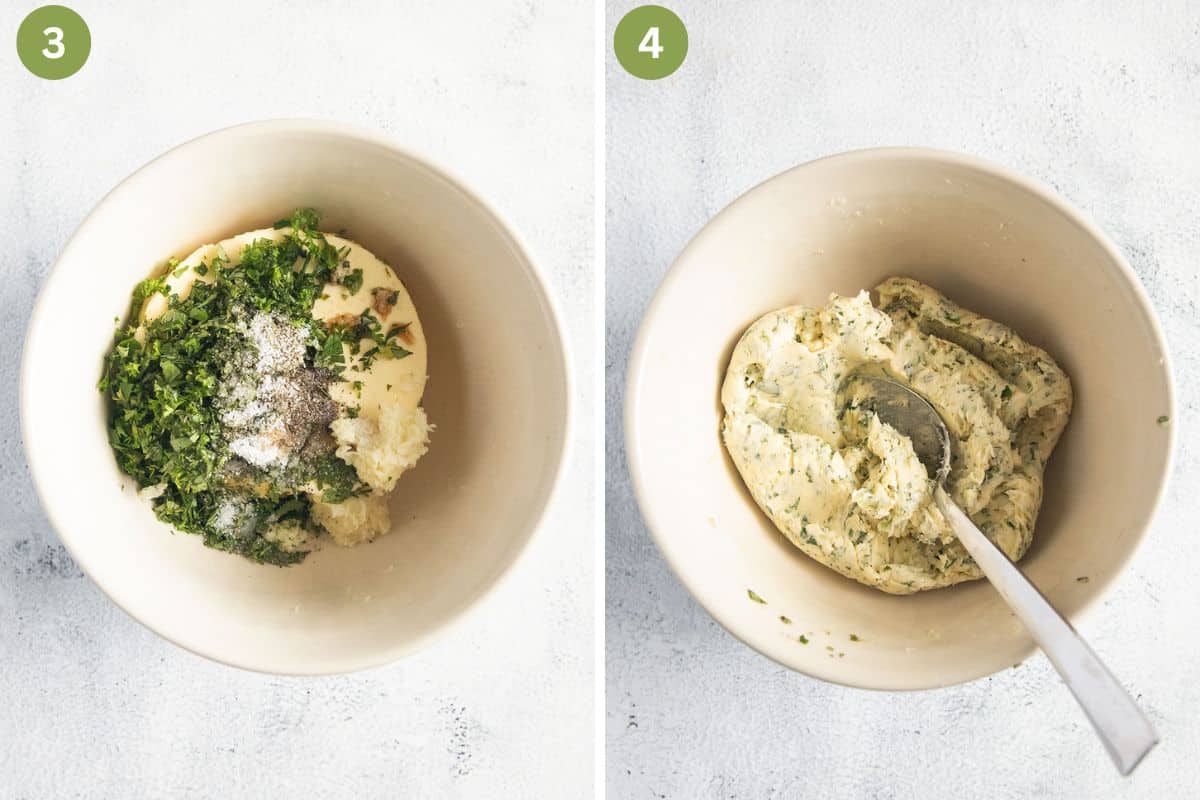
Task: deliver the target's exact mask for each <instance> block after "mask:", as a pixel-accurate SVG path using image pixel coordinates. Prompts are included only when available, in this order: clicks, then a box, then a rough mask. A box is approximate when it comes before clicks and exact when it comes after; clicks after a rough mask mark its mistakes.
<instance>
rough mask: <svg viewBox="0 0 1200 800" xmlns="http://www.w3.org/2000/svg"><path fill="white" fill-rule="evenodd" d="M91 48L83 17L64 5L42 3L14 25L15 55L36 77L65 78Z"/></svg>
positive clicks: (74, 71)
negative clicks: (15, 37) (17, 24)
mask: <svg viewBox="0 0 1200 800" xmlns="http://www.w3.org/2000/svg"><path fill="white" fill-rule="evenodd" d="M90 52H92V34H91V31H89V30H88V26H87V23H86V22H84V21H83V17H81V16H79V15H78V14H76V13H75V12H74V11H72V10H71V9H69V8H67V7H66V6H42V7H41V8H38V9H35V10H34V11H32V12H30V14H29V16H27V17H26V18H25V21H24V22H22V23H21V27H20V28H17V55H18V56H19V57H20V59H21V63H22V64H24V65H25V68H26V69H28V70H29V71H30V72H32V73H33V74H34V75H37V76H38V77H39V78H46V79H47V80H52V81H56V80H59V79H61V78H69V77H70V76H72V75H74V74H75V73H76V72H79V69H80V67H82V66H83V64H84V62H85V61H87V59H88V53H90Z"/></svg>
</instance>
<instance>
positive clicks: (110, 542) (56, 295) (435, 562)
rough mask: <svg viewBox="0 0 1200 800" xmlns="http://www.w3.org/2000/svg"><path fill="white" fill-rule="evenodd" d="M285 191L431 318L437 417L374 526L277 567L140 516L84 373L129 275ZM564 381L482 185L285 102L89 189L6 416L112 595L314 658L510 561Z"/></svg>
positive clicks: (537, 287)
mask: <svg viewBox="0 0 1200 800" xmlns="http://www.w3.org/2000/svg"><path fill="white" fill-rule="evenodd" d="M298 206H312V207H314V208H317V209H318V210H320V211H321V213H322V220H321V226H322V228H324V229H326V230H338V229H342V228H344V229H345V230H346V231H347V235H348V236H349V237H350V238H351V239H354V240H356V241H359V242H361V243H362V244H363V246H365V247H367V248H368V249H370V250H372V251H373V252H374V253H376V254H378V255H379V256H381V257H382V258H384V259H385V260H386V261H388V262H389V263H390V264H392V265H394V266H395V267H396V269H397V272H398V273H399V275H400V277H401V278H402V279H403V281H404V282H405V284H406V285H407V287H408V289H409V291H410V293H411V294H412V296H413V300H414V302H415V303H416V305H417V309H418V311H419V313H420V315H421V322H422V324H423V325H424V328H425V334H426V337H427V338H428V344H429V383H428V386H427V388H426V392H425V400H424V405H425V408H426V410H427V411H428V414H429V418H430V420H431V421H432V422H433V423H434V424H435V425H436V426H437V429H436V431H435V432H434V433H433V435H432V438H431V444H430V448H429V452H428V454H427V455H426V456H425V457H424V458H423V459H422V460H421V462H420V463H419V464H418V465H417V466H416V468H414V469H413V470H412V472H410V473H408V474H406V475H405V476H404V478H403V479H402V480H401V481H400V482H399V484H398V485H397V489H396V492H395V495H394V500H393V503H392V515H393V519H394V520H395V528H394V530H393V532H392V533H391V534H390V535H388V536H385V537H382V538H380V539H379V540H377V541H375V542H374V543H371V544H369V545H364V546H361V547H357V548H352V549H343V548H338V547H333V546H329V547H326V548H325V549H323V550H321V551H319V552H317V553H315V554H313V555H312V556H310V557H309V558H308V559H307V560H306V561H305V562H304V563H303V564H301V565H299V566H296V567H292V568H289V569H279V568H275V567H264V566H259V565H256V564H253V563H251V562H249V561H246V560H244V559H241V558H238V557H234V556H230V555H227V554H225V553H219V552H216V551H214V550H209V549H207V548H205V547H203V545H202V544H201V541H200V539H199V537H196V536H189V535H185V534H175V535H172V533H171V530H170V528H169V527H167V526H166V525H164V524H163V523H161V522H159V521H158V520H157V519H156V518H155V517H154V514H153V512H152V510H151V508H150V506H149V504H148V503H146V502H143V501H141V500H139V499H138V498H137V497H136V496H135V494H134V490H135V488H136V487H135V486H134V485H133V483H132V481H131V480H130V479H128V478H126V477H124V476H123V475H122V474H121V473H119V471H118V470H117V467H116V464H115V462H114V460H113V456H112V453H111V451H110V449H109V446H108V443H107V441H106V427H105V404H104V402H103V400H102V397H101V395H100V393H99V392H98V391H97V389H96V381H97V380H98V378H99V376H100V363H101V359H102V357H103V355H104V353H105V352H106V351H107V350H108V347H109V345H110V343H111V338H112V332H113V317H114V316H117V315H120V316H122V318H123V317H124V313H125V310H126V309H127V308H128V304H129V296H130V292H131V291H132V289H133V287H134V285H135V284H136V283H137V282H138V281H139V280H141V279H142V278H144V277H146V276H148V275H150V274H151V273H152V272H153V271H154V270H155V268H156V267H158V266H159V265H161V264H162V263H163V261H164V260H165V259H166V258H167V257H168V256H171V255H178V256H183V255H186V254H187V253H188V252H189V251H191V250H192V249H193V248H195V247H196V246H198V245H200V244H202V243H205V242H215V241H217V240H219V239H222V238H225V237H227V236H229V235H230V234H235V233H240V232H243V231H248V230H253V229H255V228H261V227H264V226H269V225H270V224H271V223H272V222H273V221H274V220H276V219H279V218H280V217H283V216H286V215H288V214H289V213H290V212H291V210H292V209H294V208H296V207H298ZM568 381H569V379H568V366H567V358H566V352H565V349H564V340H563V336H562V333H561V328H560V325H559V322H558V317H557V314H556V312H555V310H554V303H553V302H552V300H551V297H550V294H549V292H548V291H547V289H546V286H545V284H544V283H543V281H542V279H541V277H540V276H539V274H538V270H537V268H536V267H535V266H534V264H533V262H532V261H531V259H530V257H529V255H528V253H527V252H526V250H525V248H524V247H523V246H522V245H521V243H520V242H519V241H518V239H517V238H516V237H515V236H514V235H513V233H512V232H511V231H510V230H509V229H508V228H507V227H506V226H505V225H504V223H502V222H501V221H500V219H499V218H498V216H497V215H496V213H495V212H494V211H492V210H491V209H490V208H489V207H488V206H487V205H486V204H485V203H484V202H483V201H482V200H480V199H479V198H478V197H476V196H475V195H474V194H473V193H472V192H471V191H470V190H468V189H466V188H465V187H464V186H463V185H462V184H461V183H459V182H458V181H457V180H455V179H454V178H451V177H449V176H448V175H447V174H446V173H445V172H444V171H443V170H441V169H439V168H437V167H434V166H433V165H431V164H430V163H429V162H428V161H426V160H425V159H422V158H419V157H417V156H415V155H413V154H412V153H409V152H407V151H405V150H403V149H401V148H398V147H396V146H395V145H393V144H391V143H389V142H388V141H386V140H384V139H381V138H379V137H377V136H375V135H372V134H369V133H365V132H362V131H358V130H354V129H348V128H345V127H343V126H340V125H334V124H329V123H323V122H311V121H284V120H281V121H270V122H261V123H252V124H248V125H242V126H239V127H235V128H230V129H227V130H222V131H218V132H216V133H213V134H209V135H207V136H204V137H201V138H199V139H196V140H194V141H191V142H188V143H187V144H184V145H182V146H180V147H177V148H175V149H174V150H171V151H170V152H168V153H167V154H166V155H163V156H162V157H160V158H158V159H156V160H155V161H153V162H151V163H149V164H147V165H146V166H145V167H143V168H142V169H140V170H138V171H137V172H136V173H134V174H133V175H132V176H131V177H129V178H128V179H127V180H125V182H123V183H122V184H121V185H120V186H118V187H117V188H116V189H114V190H113V191H112V192H111V193H110V194H109V195H108V196H107V197H105V198H104V200H103V201H101V203H100V204H99V205H98V206H97V207H96V209H95V210H94V211H93V212H92V213H91V215H89V216H88V218H87V219H86V220H85V221H84V222H83V224H82V225H80V227H79V230H78V231H77V232H76V233H75V235H74V236H73V237H72V238H71V240H70V242H69V243H68V244H67V246H66V247H65V249H64V250H63V252H62V255H61V256H60V257H59V260H58V263H57V264H56V265H55V266H54V269H53V270H52V271H51V273H50V275H49V277H48V278H47V279H46V283H45V285H44V286H43V288H42V292H41V296H40V297H39V299H38V303H37V306H36V308H35V310H34V313H33V318H32V320H31V321H30V324H29V330H28V333H27V335H26V342H25V353H24V361H23V364H22V373H21V416H22V429H23V433H24V439H25V448H26V453H27V458H28V461H29V466H30V470H31V472H32V474H33V479H34V483H35V484H36V486H37V489H38V492H39V494H40V496H41V499H42V504H43V506H44V507H45V509H46V514H47V515H48V517H49V518H50V521H51V523H52V524H53V525H54V527H55V529H56V530H57V531H58V534H59V536H60V537H61V538H62V541H63V543H64V544H65V545H66V547H67V549H68V550H69V551H70V552H71V555H72V556H73V557H74V559H75V561H76V562H77V563H78V564H79V566H80V567H81V568H82V569H83V570H84V571H85V572H86V573H87V574H88V575H89V576H91V578H92V579H93V580H95V581H96V583H97V584H98V585H99V586H100V587H101V588H102V589H103V590H104V591H105V592H106V593H108V595H109V596H110V597H111V598H112V599H113V600H114V601H116V603H117V604H118V605H120V606H121V608H123V609H125V610H126V611H127V612H129V613H130V614H131V615H132V616H133V617H135V618H136V619H138V620H139V621H141V622H143V623H144V624H146V625H147V626H148V627H150V628H151V629H153V630H154V631H156V632H157V633H159V634H161V635H163V636H165V637H166V638H168V639H170V640H171V641H173V642H175V643H177V644H179V645H182V646H183V647H186V648H188V649H189V650H192V651H194V652H196V653H199V654H202V655H205V656H208V657H210V658H213V659H216V660H219V661H223V662H226V663H228V664H233V665H236V666H240V667H246V668H250V669H256V670H263V671H269V672H279V673H289V674H319V673H333V672H344V671H349V670H354V669H359V668H364V667H368V666H373V665H377V664H381V663H385V662H387V661H390V660H393V659H395V658H397V657H399V656H401V655H404V654H405V653H408V652H410V651H413V650H415V649H417V648H418V647H419V646H421V645H422V644H423V643H425V642H426V641H427V640H428V639H429V638H430V637H431V636H432V635H433V634H435V633H437V632H438V631H440V630H441V629H442V628H443V627H445V626H446V625H447V623H449V622H451V621H452V620H455V619H456V618H458V617H459V616H460V615H462V614H463V612H465V611H466V610H467V609H468V608H470V607H471V606H472V605H474V604H475V603H476V602H478V601H479V600H480V599H481V598H482V597H483V596H484V595H485V594H486V593H487V592H488V590H489V589H491V588H492V587H493V586H494V585H495V584H496V582H497V581H498V580H499V579H500V578H501V576H502V575H504V574H505V573H506V572H507V571H508V570H509V569H510V567H512V565H513V563H514V561H515V560H516V558H517V556H518V555H519V554H520V553H521V551H522V550H523V549H524V547H525V546H526V544H527V543H528V541H529V539H530V537H531V535H532V534H533V532H534V530H535V529H536V528H537V526H538V524H539V522H540V520H541V518H542V515H543V512H544V510H545V508H546V506H547V504H548V502H549V501H550V497H551V495H552V493H553V489H554V486H555V484H556V482H557V480H558V476H559V473H560V471H561V467H562V464H563V460H564V449H565V444H566V441H567V434H568V427H569V404H568V398H569V392H568Z"/></svg>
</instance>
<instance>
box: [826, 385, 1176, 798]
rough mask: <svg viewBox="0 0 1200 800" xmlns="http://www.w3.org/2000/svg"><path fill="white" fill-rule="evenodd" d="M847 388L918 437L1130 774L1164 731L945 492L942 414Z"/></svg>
mask: <svg viewBox="0 0 1200 800" xmlns="http://www.w3.org/2000/svg"><path fill="white" fill-rule="evenodd" d="M849 392H853V396H854V397H855V398H856V399H857V400H858V401H859V403H858V404H859V405H860V406H866V407H868V408H870V410H872V411H874V412H875V413H876V414H877V415H878V416H879V420H880V421H881V422H884V423H887V424H888V425H891V426H892V427H893V428H895V429H896V430H897V431H898V432H899V433H901V434H903V435H905V436H908V437H909V438H910V439H911V440H912V443H913V450H914V451H915V453H916V455H917V458H918V459H919V460H920V461H921V464H922V465H924V467H925V469H926V470H928V471H929V475H930V477H932V478H933V480H934V481H935V482H936V483H937V487H936V489H935V490H934V495H933V496H934V500H935V502H936V503H937V505H938V508H940V509H941V511H942V514H943V515H944V516H945V517H946V519H947V520H948V521H949V522H950V525H951V526H952V527H953V528H954V532H955V534H957V535H958V538H959V541H961V542H962V543H963V547H965V548H966V549H967V552H969V553H970V554H971V557H972V558H974V559H975V563H977V564H978V565H979V568H980V569H982V570H983V573H984V575H986V576H987V579H988V580H989V581H991V582H992V586H994V587H995V588H996V591H998V592H999V593H1000V596H1001V597H1003V598H1004V600H1005V602H1006V603H1008V606H1009V608H1011V609H1012V610H1013V612H1014V613H1015V614H1016V615H1017V617H1019V618H1020V620H1021V622H1023V623H1024V624H1025V627H1026V628H1028V629H1029V632H1030V633H1031V634H1032V635H1033V638H1034V641H1036V642H1037V643H1038V645H1039V646H1040V647H1041V648H1042V651H1043V652H1044V653H1045V654H1046V656H1047V657H1048V658H1049V659H1050V663H1051V664H1053V665H1054V668H1055V669H1057V670H1058V674H1059V675H1061V676H1062V678H1063V680H1064V681H1066V684H1067V688H1069V689H1070V690H1071V693H1072V694H1074V695H1075V699H1076V700H1077V701H1078V702H1079V705H1081V706H1082V707H1083V710H1084V712H1085V713H1086V714H1087V716H1088V719H1089V720H1091V723H1092V726H1093V727H1094V728H1095V729H1096V733H1097V734H1099V736H1100V739H1101V740H1102V741H1103V742H1104V746H1105V748H1106V749H1107V750H1108V754H1109V755H1110V756H1111V757H1112V760H1113V763H1115V764H1116V766H1117V769H1118V770H1120V771H1121V774H1122V775H1128V774H1129V773H1130V772H1132V771H1133V768H1134V767H1136V766H1137V765H1138V762H1140V761H1141V760H1142V758H1143V757H1145V755H1146V753H1148V752H1150V749H1151V748H1152V747H1154V745H1156V744H1157V743H1158V734H1156V733H1155V732H1154V728H1153V727H1152V726H1151V725H1150V720H1148V719H1147V718H1146V715H1145V714H1143V713H1142V711H1141V709H1139V708H1138V707H1137V705H1136V704H1135V703H1134V701H1133V698H1131V697H1130V696H1129V694H1128V693H1127V692H1126V691H1125V690H1124V689H1123V688H1121V684H1119V683H1118V682H1117V679H1116V678H1114V677H1113V675H1112V673H1111V672H1109V671H1108V668H1107V667H1105V666H1104V664H1103V663H1102V662H1101V661H1100V659H1099V658H1097V657H1096V654H1095V653H1093V652H1092V649H1091V648H1090V647H1088V646H1087V643H1086V642H1084V641H1083V639H1082V638H1080V636H1079V634H1078V633H1076V632H1075V629H1074V628H1072V627H1071V624H1070V623H1069V622H1067V621H1066V620H1065V619H1064V618H1063V616H1062V615H1061V614H1059V613H1058V612H1057V611H1055V610H1054V607H1053V606H1052V605H1050V602H1049V601H1048V600H1046V598H1045V597H1044V596H1043V595H1042V593H1041V592H1039V591H1038V590H1037V587H1035V586H1034V585H1033V584H1032V583H1030V582H1029V579H1028V578H1026V577H1025V575H1024V574H1023V573H1022V572H1021V570H1019V569H1018V568H1017V567H1016V565H1015V564H1013V562H1012V561H1010V560H1009V559H1008V556H1006V555H1005V554H1004V552H1003V551H1002V550H1001V549H1000V548H999V547H997V546H996V545H995V544H994V543H993V542H992V540H991V539H989V538H988V537H987V536H985V535H984V534H983V532H982V531H980V530H979V528H977V527H975V524H974V523H973V522H971V520H970V519H969V518H968V517H967V515H966V514H964V513H963V511H962V509H960V508H959V507H958V505H957V504H955V502H954V501H953V500H951V499H950V496H949V495H948V494H946V490H945V489H944V488H943V487H944V484H945V482H946V477H947V475H949V474H950V434H949V432H948V431H947V430H946V424H945V423H944V422H943V421H942V418H941V416H940V415H939V414H938V412H937V411H936V410H935V409H934V407H933V406H931V405H930V404H929V403H928V402H927V401H926V400H925V398H923V397H921V396H920V395H919V394H917V393H916V392H914V391H913V390H912V389H909V388H908V387H907V386H905V385H903V384H901V383H897V382H896V381H894V380H891V379H889V378H885V377H879V376H875V375H867V374H852V375H851V376H850V377H848V378H847V379H846V380H845V381H844V382H843V384H842V388H841V390H840V391H839V394H842V393H849Z"/></svg>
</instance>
